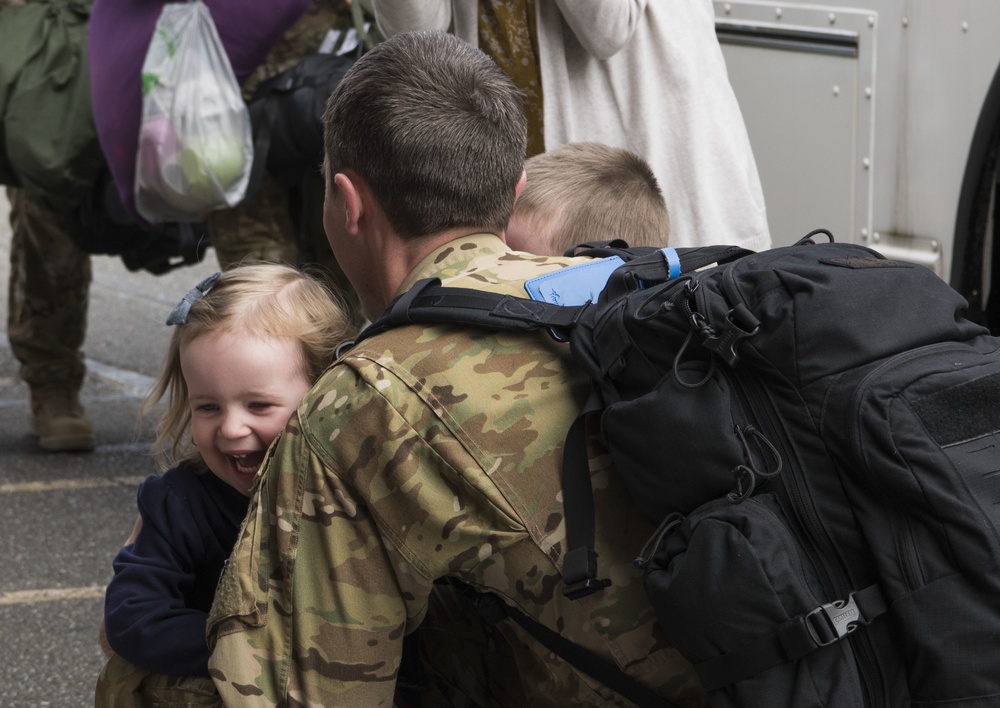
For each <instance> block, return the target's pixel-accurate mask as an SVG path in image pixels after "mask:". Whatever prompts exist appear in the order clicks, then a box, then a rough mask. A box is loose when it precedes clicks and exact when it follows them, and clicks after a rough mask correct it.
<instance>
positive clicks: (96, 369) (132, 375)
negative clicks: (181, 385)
mask: <svg viewBox="0 0 1000 708" xmlns="http://www.w3.org/2000/svg"><path fill="white" fill-rule="evenodd" d="M84 363H85V364H86V366H87V372H88V373H91V374H96V375H97V376H100V377H101V378H104V379H110V380H111V381H114V382H115V383H117V384H119V385H120V386H122V387H123V388H125V390H126V391H127V392H128V394H129V395H132V396H135V397H136V398H145V397H146V394H147V393H149V391H150V389H152V388H153V385H154V384H155V383H156V379H154V378H152V377H150V376H146V375H145V374H140V373H139V372H138V371H129V370H128V369H119V368H118V367H117V366H111V365H110V364H103V363H101V362H99V361H94V360H93V359H86V360H85V362H84Z"/></svg>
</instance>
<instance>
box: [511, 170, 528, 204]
mask: <svg viewBox="0 0 1000 708" xmlns="http://www.w3.org/2000/svg"><path fill="white" fill-rule="evenodd" d="M527 183H528V173H527V172H525V171H524V170H521V177H520V179H518V180H517V184H516V185H515V186H514V202H517V200H518V199H520V197H521V192H523V191H524V185H525V184H527Z"/></svg>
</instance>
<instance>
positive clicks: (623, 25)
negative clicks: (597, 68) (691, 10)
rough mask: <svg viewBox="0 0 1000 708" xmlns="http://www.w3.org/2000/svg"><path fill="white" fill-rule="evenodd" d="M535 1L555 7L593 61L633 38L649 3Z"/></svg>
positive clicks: (628, 0) (624, 0) (634, 0)
mask: <svg viewBox="0 0 1000 708" xmlns="http://www.w3.org/2000/svg"><path fill="white" fill-rule="evenodd" d="M537 1H538V2H540V3H541V2H549V3H551V2H554V3H555V4H556V5H558V6H559V11H560V12H561V13H562V16H563V19H564V20H566V24H567V25H569V27H570V29H572V30H573V34H575V35H576V38H577V40H578V41H579V42H580V44H581V45H582V46H583V48H584V49H586V50H587V52H588V53H589V54H590V55H591V56H593V57H594V58H595V59H607V58H608V57H611V56H614V55H615V54H617V53H618V52H619V51H621V49H622V48H623V47H624V46H625V45H626V44H628V43H629V41H630V40H631V39H632V35H634V34H635V29H636V27H638V26H639V23H640V22H642V20H643V15H644V14H645V13H646V3H647V1H648V0H537ZM655 1H656V2H664V1H665V0H655Z"/></svg>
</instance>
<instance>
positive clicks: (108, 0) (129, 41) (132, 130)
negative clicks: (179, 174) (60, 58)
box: [87, 0, 310, 225]
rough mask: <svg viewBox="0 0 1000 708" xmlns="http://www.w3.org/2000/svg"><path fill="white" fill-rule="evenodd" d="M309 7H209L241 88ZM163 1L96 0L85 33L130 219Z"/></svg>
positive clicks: (220, 2)
mask: <svg viewBox="0 0 1000 708" xmlns="http://www.w3.org/2000/svg"><path fill="white" fill-rule="evenodd" d="M309 2H310V0H267V1H266V2H246V0H205V3H206V4H207V5H208V7H209V9H210V10H211V11H212V18H213V19H214V20H215V24H216V27H217V29H218V31H219V37H220V39H221V40H222V45H223V46H224V47H225V49H226V54H227V55H228V56H229V62H230V63H231V64H232V67H233V72H234V73H235V74H236V78H237V80H238V81H240V82H242V81H244V80H246V78H247V77H248V76H250V74H251V73H253V71H254V69H256V68H257V66H258V65H259V64H260V63H261V62H262V61H263V60H264V58H265V57H266V56H267V54H268V52H270V51H271V48H272V47H273V46H274V45H275V44H276V43H277V42H278V40H279V39H281V36H282V35H283V34H284V33H285V32H286V31H287V30H288V28H289V27H291V26H292V25H293V24H295V22H296V20H298V19H299V17H301V16H302V14H303V13H304V12H305V10H306V8H307V7H308V6H309ZM165 4H166V3H165V2H163V1H161V0H94V6H93V10H92V11H91V13H90V23H89V30H88V34H87V45H88V52H87V53H88V64H89V68H90V84H91V85H90V93H91V99H92V102H93V113H94V125H95V127H96V128H97V137H98V140H99V141H100V143H101V149H102V150H103V152H104V157H105V159H106V160H107V163H108V168H109V169H110V171H111V176H112V177H113V178H114V181H115V186H116V187H117V188H118V194H119V196H120V197H121V200H122V204H123V205H124V207H125V209H126V210H127V211H128V212H129V214H130V215H131V216H132V217H133V218H135V219H136V221H138V222H139V223H140V224H143V225H146V224H147V222H146V221H145V220H144V219H143V218H142V217H141V216H139V214H138V212H137V211H136V208H135V201H134V197H133V189H134V185H135V162H136V152H137V150H138V145H139V124H140V122H141V120H142V76H141V73H142V64H143V60H144V59H145V57H146V50H147V49H148V47H149V41H150V39H151V38H152V36H153V28H154V27H155V26H156V20H157V19H158V18H159V16H160V12H161V11H162V9H163V6H164V5H165Z"/></svg>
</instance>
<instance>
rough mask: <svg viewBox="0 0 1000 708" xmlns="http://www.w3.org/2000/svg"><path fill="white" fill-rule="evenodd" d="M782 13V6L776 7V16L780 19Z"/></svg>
mask: <svg viewBox="0 0 1000 708" xmlns="http://www.w3.org/2000/svg"><path fill="white" fill-rule="evenodd" d="M781 15H782V12H781V8H780V7H776V8H774V16H775V17H777V18H778V19H779V20H780V19H781Z"/></svg>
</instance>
